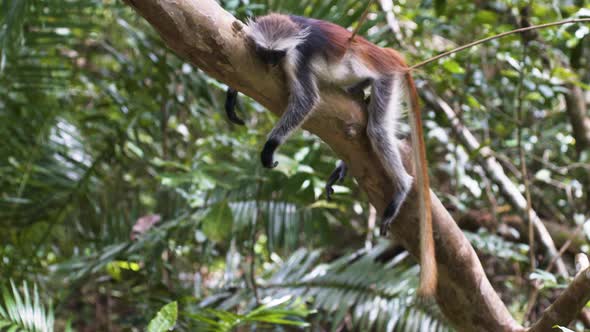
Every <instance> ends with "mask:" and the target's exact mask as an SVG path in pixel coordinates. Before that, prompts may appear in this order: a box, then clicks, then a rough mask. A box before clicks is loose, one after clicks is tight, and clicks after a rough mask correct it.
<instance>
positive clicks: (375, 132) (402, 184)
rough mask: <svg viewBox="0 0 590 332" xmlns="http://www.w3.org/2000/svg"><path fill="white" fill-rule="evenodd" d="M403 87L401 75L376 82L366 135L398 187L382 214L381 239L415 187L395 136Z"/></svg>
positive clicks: (373, 87) (372, 92)
mask: <svg viewBox="0 0 590 332" xmlns="http://www.w3.org/2000/svg"><path fill="white" fill-rule="evenodd" d="M403 83H404V81H403V76H402V75H392V76H387V77H383V78H379V79H376V80H375V81H374V82H373V86H372V89H371V102H370V104H369V123H368V126H367V135H368V136H369V139H370V141H371V144H372V146H373V149H374V150H375V152H376V153H377V155H378V156H379V159H380V161H381V163H382V165H383V167H384V168H385V171H386V172H387V174H388V175H389V177H390V178H391V179H392V180H393V184H394V187H395V188H394V189H395V194H394V196H393V198H392V200H391V202H390V203H389V205H388V206H387V208H386V209H385V212H384V214H383V221H382V223H381V229H380V232H381V235H386V234H387V231H388V230H389V226H390V224H391V222H392V221H393V219H395V217H396V216H397V213H398V212H399V207H400V206H401V204H402V203H403V202H404V200H405V199H406V196H407V195H408V191H409V190H410V187H411V185H412V177H411V176H410V175H409V174H408V173H407V172H406V169H405V168H404V165H403V163H402V158H401V154H400V151H399V146H400V140H399V139H398V138H397V137H396V135H395V134H396V130H397V124H398V118H399V116H400V114H401V111H402V104H401V102H402V101H403V94H404V92H405V90H404V85H403Z"/></svg>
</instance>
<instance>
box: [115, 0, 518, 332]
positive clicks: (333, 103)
mask: <svg viewBox="0 0 590 332" xmlns="http://www.w3.org/2000/svg"><path fill="white" fill-rule="evenodd" d="M125 1H126V3H128V4H129V5H130V6H132V7H133V8H134V9H135V10H136V11H137V12H138V13H139V14H141V15H142V16H143V17H145V18H146V19H147V20H148V22H150V23H151V25H153V27H154V28H155V29H156V30H157V31H158V32H159V33H160V35H161V36H162V39H163V40H164V41H165V42H166V43H167V44H168V46H169V47H170V48H172V49H173V50H174V51H175V52H177V53H178V54H179V55H181V56H182V57H184V58H185V59H187V60H188V61H190V62H191V63H193V64H194V65H196V66H197V67H199V68H201V69H202V70H203V71H205V72H206V73H207V74H208V75H210V76H211V77H214V78H215V79H217V80H219V81H222V82H224V83H226V84H228V85H231V86H232V87H234V88H236V89H238V90H240V91H241V92H242V93H245V94H247V95H249V96H250V97H252V98H254V99H255V100H257V101H258V102H260V103H261V104H262V105H263V106H265V107H266V108H268V109H269V110H270V111H271V112H273V113H274V114H277V115H280V114H281V113H282V111H283V109H284V106H285V105H286V100H287V95H286V91H287V90H286V86H285V82H284V78H283V74H282V72H281V71H280V70H274V69H273V70H269V69H267V68H266V67H265V66H263V65H262V64H261V63H259V62H258V61H257V60H256V58H255V57H254V56H253V54H252V53H251V50H250V48H249V47H248V45H247V42H246V40H245V38H244V30H245V29H246V27H245V26H244V25H243V24H242V23H241V22H239V21H238V20H236V19H235V18H234V17H233V16H232V15H230V14H229V13H227V12H226V11H224V10H223V9H222V8H221V7H220V6H219V5H218V4H217V3H216V2H215V1H214V0H198V1H194V0H193V1H191V0H125ZM321 96H322V101H321V103H320V105H319V108H318V110H317V111H316V113H315V114H314V115H313V116H312V117H311V118H310V119H309V120H308V121H307V122H306V123H305V125H304V126H303V127H304V128H305V129H307V130H309V131H310V132H312V133H314V134H316V135H318V136H319V137H320V138H321V139H322V140H324V141H325V142H326V143H327V144H328V145H330V147H331V148H332V149H333V150H334V152H335V153H336V154H337V155H338V156H339V157H340V158H342V159H343V160H344V161H345V162H346V163H347V165H349V167H350V172H351V174H352V175H353V176H354V177H355V178H356V180H357V181H358V183H359V185H360V187H361V188H362V189H363V190H364V191H365V192H366V193H367V196H368V198H369V201H370V202H371V204H373V206H375V207H376V208H377V210H378V211H379V213H382V212H383V210H384V208H385V206H386V204H387V203H388V202H389V200H390V198H391V197H392V194H393V186H391V185H389V184H388V182H387V181H386V179H387V175H386V173H385V171H384V169H383V168H382V167H381V165H380V163H379V161H378V158H377V156H376V154H375V153H374V152H373V150H372V148H371V144H370V143H369V141H368V139H367V137H366V135H365V126H366V110H365V106H364V104H363V103H362V101H359V100H354V99H352V97H350V96H347V95H346V94H344V93H343V92H342V91H339V90H335V89H334V88H330V87H322V89H321ZM408 152H409V151H408V147H407V146H406V147H405V149H404V151H403V153H404V155H405V157H406V167H407V168H408V169H412V167H411V165H410V162H409V158H410V157H409V156H410V154H409V153H408ZM431 195H432V209H433V210H432V215H433V227H434V231H435V241H436V252H437V257H436V258H437V264H438V269H439V285H438V288H437V295H436V299H437V302H438V304H439V305H440V308H441V310H442V312H443V313H444V314H445V316H446V317H447V318H448V320H449V321H450V322H451V323H452V324H453V325H454V326H455V328H457V330H460V331H480V332H484V331H494V332H498V331H522V330H523V328H522V327H521V326H519V325H518V324H517V323H516V322H515V321H514V319H513V318H512V317H511V316H510V314H509V312H508V310H507V309H506V307H505V306H504V304H503V303H502V301H501V300H500V298H499V297H498V295H497V293H496V292H495V291H494V289H493V288H492V286H491V284H490V282H489V281H488V279H487V277H486V275H485V273H484V271H483V268H482V266H481V263H480V262H479V260H478V258H477V255H476V254H475V251H474V250H473V248H472V247H471V245H470V244H469V242H468V241H467V239H466V238H465V237H464V235H463V233H462V232H461V230H460V229H459V228H458V227H457V225H456V224H455V221H454V220H453V219H452V217H451V216H450V215H449V213H448V212H447V210H446V209H445V208H444V207H443V205H442V203H441V202H440V201H439V200H438V198H437V197H436V196H435V195H434V194H431ZM418 224H419V223H418V199H417V197H416V192H415V191H412V192H411V193H410V195H409V197H408V199H407V201H406V203H405V204H404V205H403V206H402V208H401V211H400V215H399V217H398V218H397V220H396V221H395V224H394V226H393V227H392V234H393V236H395V237H396V239H398V240H399V242H400V243H401V244H402V245H404V246H405V247H406V248H407V249H408V250H409V251H410V252H411V253H412V255H414V256H415V257H418V256H419V242H420V241H419V233H418Z"/></svg>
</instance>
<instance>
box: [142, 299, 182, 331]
mask: <svg viewBox="0 0 590 332" xmlns="http://www.w3.org/2000/svg"><path fill="white" fill-rule="evenodd" d="M176 319H178V303H176V301H174V302H170V303H168V304H166V305H165V306H163V307H162V309H160V311H158V313H157V314H156V317H154V318H153V319H152V320H151V322H150V323H149V325H148V327H147V331H148V332H166V331H169V330H171V329H172V328H173V327H174V325H175V324H176Z"/></svg>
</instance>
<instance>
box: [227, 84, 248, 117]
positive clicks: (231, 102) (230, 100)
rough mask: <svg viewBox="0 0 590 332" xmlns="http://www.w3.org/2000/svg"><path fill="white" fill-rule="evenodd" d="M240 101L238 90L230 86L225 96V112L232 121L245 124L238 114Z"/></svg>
mask: <svg viewBox="0 0 590 332" xmlns="http://www.w3.org/2000/svg"><path fill="white" fill-rule="evenodd" d="M237 102H238V90H235V89H233V88H230V87H228V88H227V93H226V98H225V114H227V118H228V119H229V121H231V122H232V123H235V124H237V125H240V126H243V125H244V124H245V123H244V121H243V120H242V119H240V118H239V117H238V115H237V114H236V110H235V108H236V103H237Z"/></svg>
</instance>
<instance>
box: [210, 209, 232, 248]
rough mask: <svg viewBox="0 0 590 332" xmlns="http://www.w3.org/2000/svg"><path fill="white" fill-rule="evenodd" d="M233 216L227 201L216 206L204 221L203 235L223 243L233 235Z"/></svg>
mask: <svg viewBox="0 0 590 332" xmlns="http://www.w3.org/2000/svg"><path fill="white" fill-rule="evenodd" d="M232 224H233V215H232V212H231V209H230V207H229V204H228V203H227V201H223V202H220V203H219V204H215V205H214V206H212V207H211V208H210V209H209V212H208V213H207V215H206V216H205V218H204V219H203V233H205V235H207V237H208V238H210V239H211V240H213V241H223V240H225V239H227V238H228V237H229V236H230V234H231V227H232Z"/></svg>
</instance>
